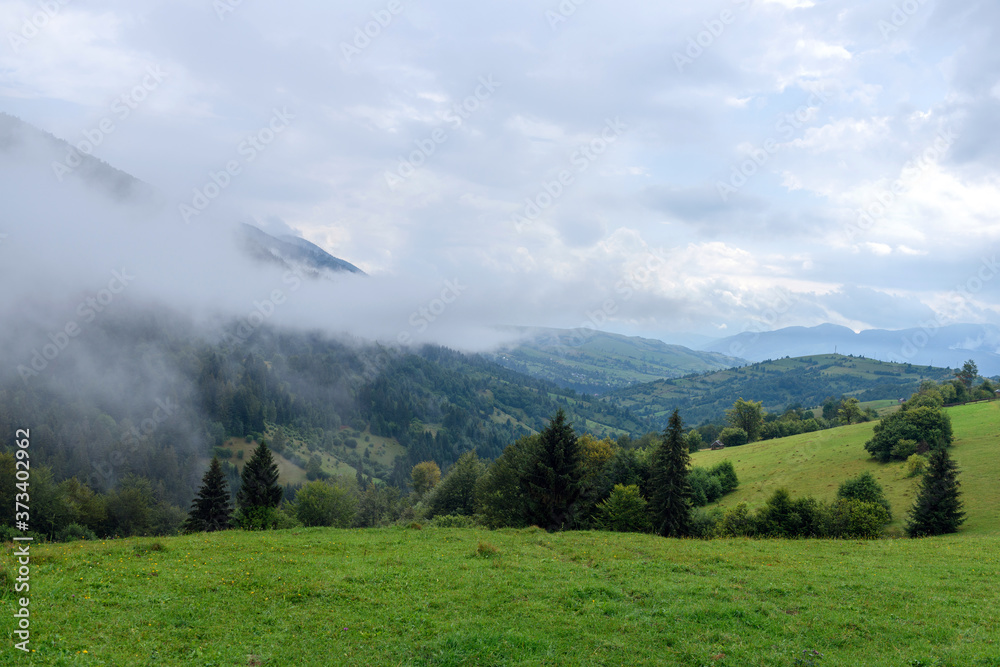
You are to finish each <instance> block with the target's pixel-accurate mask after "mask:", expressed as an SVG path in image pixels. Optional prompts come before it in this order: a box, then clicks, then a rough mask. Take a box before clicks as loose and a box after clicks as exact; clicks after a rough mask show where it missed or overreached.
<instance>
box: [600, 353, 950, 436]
mask: <svg viewBox="0 0 1000 667" xmlns="http://www.w3.org/2000/svg"><path fill="white" fill-rule="evenodd" d="M951 377H952V372H951V371H950V370H948V369H944V368H931V367H927V366H913V365H911V364H893V363H885V362H881V361H875V360H874V359H864V358H859V357H846V356H844V355H837V354H825V355H817V356H811V357H797V358H785V359H777V360H774V361H765V362H761V363H756V364H751V365H749V366H744V367H741V368H730V369H727V370H724V371H715V372H712V373H705V374H702V375H689V376H687V377H683V378H678V379H671V380H658V381H656V382H650V383H646V384H640V385H635V386H632V387H626V388H624V389H618V390H616V391H613V392H610V393H609V394H607V395H606V396H605V400H608V401H609V402H611V403H613V404H614V405H617V406H619V407H622V408H625V409H628V410H630V411H632V412H634V413H635V414H637V415H640V416H643V417H647V418H649V419H652V420H653V421H654V422H655V423H657V424H659V425H663V424H665V423H666V420H667V417H669V416H670V413H671V412H672V411H673V410H674V409H675V408H676V409H679V410H680V411H681V416H682V417H683V418H684V421H685V422H686V423H687V424H689V425H692V426H693V425H697V424H699V423H701V422H702V421H703V420H705V419H709V420H712V419H721V418H722V417H723V415H724V413H725V411H726V409H728V408H730V407H732V405H733V403H734V402H735V401H736V400H737V399H738V398H744V399H746V400H748V401H763V403H764V409H765V410H767V411H769V412H776V411H781V410H783V409H784V408H785V407H786V406H788V405H790V404H795V403H798V404H800V405H801V406H802V407H805V408H811V407H815V406H818V405H820V404H821V403H822V402H823V400H824V399H825V398H826V397H828V396H834V397H837V396H840V395H841V394H845V395H851V396H857V397H858V398H859V399H860V400H862V401H869V400H876V399H885V398H892V399H895V398H900V397H905V396H909V395H910V394H912V393H913V392H914V391H916V389H917V388H918V387H919V385H920V382H922V381H923V380H928V379H929V380H936V381H941V380H947V379H951Z"/></svg>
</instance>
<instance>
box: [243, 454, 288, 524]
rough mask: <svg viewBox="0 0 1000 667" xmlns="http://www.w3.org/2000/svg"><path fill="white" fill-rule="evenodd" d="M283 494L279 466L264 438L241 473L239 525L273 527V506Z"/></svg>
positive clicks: (278, 502)
mask: <svg viewBox="0 0 1000 667" xmlns="http://www.w3.org/2000/svg"><path fill="white" fill-rule="evenodd" d="M282 494H283V491H282V488H281V486H280V485H279V484H278V466H277V464H276V463H275V462H274V457H273V456H271V450H270V449H269V448H268V446H267V443H266V442H264V441H261V443H260V444H259V445H257V448H256V449H255V450H254V452H253V456H251V457H250V460H249V461H247V463H246V465H245V466H243V472H242V473H241V474H240V490H239V492H238V493H237V494H236V506H237V507H238V508H239V512H240V525H241V526H243V527H244V528H247V529H251V530H259V529H263V528H271V527H273V525H274V518H275V517H274V510H275V509H276V508H277V507H278V505H279V504H280V503H281V496H282Z"/></svg>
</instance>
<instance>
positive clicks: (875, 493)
mask: <svg viewBox="0 0 1000 667" xmlns="http://www.w3.org/2000/svg"><path fill="white" fill-rule="evenodd" d="M837 498H838V499H843V500H860V501H862V502H866V503H874V504H876V505H881V506H882V507H884V508H885V511H886V514H887V515H888V518H887V519H886V520H885V522H886V523H889V522H890V521H891V520H892V507H891V506H890V505H889V500H888V499H887V498H886V497H885V491H883V489H882V485H881V484H879V483H878V481H877V480H876V479H875V476H874V475H872V474H871V473H870V472H867V471H866V472H863V473H861V474H860V475H858V476H857V477H853V478H851V479H849V480H847V481H845V482H844V483H843V484H841V485H840V488H838V489H837Z"/></svg>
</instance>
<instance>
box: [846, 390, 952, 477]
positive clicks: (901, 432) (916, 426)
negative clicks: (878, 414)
mask: <svg viewBox="0 0 1000 667" xmlns="http://www.w3.org/2000/svg"><path fill="white" fill-rule="evenodd" d="M953 439H954V436H953V435H952V430H951V418H950V417H948V415H947V414H946V413H945V412H943V411H942V410H941V409H940V408H934V407H930V406H920V407H916V408H911V407H909V406H908V405H906V404H904V405H903V407H902V408H901V409H900V410H899V411H897V412H894V413H892V414H891V415H888V416H886V417H884V418H883V419H882V421H880V422H879V423H878V424H876V425H875V429H874V431H873V434H872V438H871V440H869V441H868V442H866V443H865V449H866V450H868V452H869V453H870V454H871V455H872V458H875V459H876V460H878V461H880V462H882V463H886V462H888V461H891V460H900V461H902V460H905V459H906V458H907V457H909V456H910V455H911V454H913V452H912V451H909V452H908V450H907V449H906V446H905V445H904V446H900V441H901V440H912V441H914V442H916V443H917V445H916V451H917V452H918V453H923V452H924V451H927V450H928V449H942V448H944V447H947V446H948V445H950V444H951V442H952V440H953ZM894 448H896V450H895V453H894V451H893V449H894ZM903 454H905V456H904V455H903Z"/></svg>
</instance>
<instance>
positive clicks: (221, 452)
mask: <svg viewBox="0 0 1000 667" xmlns="http://www.w3.org/2000/svg"><path fill="white" fill-rule="evenodd" d="M212 453H213V454H215V456H217V457H219V459H220V460H223V461H225V460H226V459H231V458H233V450H231V449H229V448H228V447H216V448H214V449H213V450H212ZM240 453H241V454H242V450H241V451H240Z"/></svg>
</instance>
